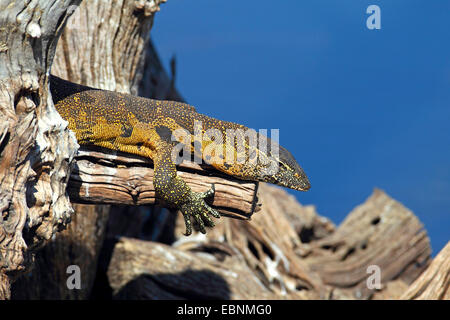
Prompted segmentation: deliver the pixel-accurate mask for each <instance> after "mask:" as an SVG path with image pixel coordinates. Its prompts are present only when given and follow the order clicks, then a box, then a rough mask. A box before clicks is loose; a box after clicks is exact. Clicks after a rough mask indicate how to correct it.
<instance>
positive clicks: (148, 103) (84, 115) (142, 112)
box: [50, 76, 310, 235]
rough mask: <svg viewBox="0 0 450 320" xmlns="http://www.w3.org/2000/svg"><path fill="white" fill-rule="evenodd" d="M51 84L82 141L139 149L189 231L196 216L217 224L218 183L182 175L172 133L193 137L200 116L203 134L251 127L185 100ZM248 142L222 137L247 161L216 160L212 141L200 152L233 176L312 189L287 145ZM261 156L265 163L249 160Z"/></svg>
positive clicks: (159, 190) (201, 225)
mask: <svg viewBox="0 0 450 320" xmlns="http://www.w3.org/2000/svg"><path fill="white" fill-rule="evenodd" d="M50 89H51V93H52V97H53V101H54V103H55V107H56V109H57V110H58V112H59V113H60V114H61V116H62V117H63V118H64V119H65V120H67V121H68V122H69V128H70V129H71V130H73V131H74V132H75V134H76V138H77V140H78V143H79V144H85V145H95V146H99V147H103V148H107V149H111V150H118V151H123V152H127V153H132V154H137V155H140V156H144V157H147V158H150V159H151V160H152V161H153V163H154V170H155V176H154V186H155V191H156V194H157V196H158V197H160V198H161V199H162V200H163V201H164V202H165V203H166V205H167V206H168V207H171V208H176V209H179V210H180V211H181V212H182V213H183V215H184V219H185V223H186V235H190V234H191V233H192V226H191V217H193V218H194V219H195V221H196V223H197V224H198V226H199V229H200V231H201V232H202V233H205V224H206V225H208V226H210V227H213V226H214V222H213V221H212V220H211V218H210V217H209V216H208V213H210V214H211V215H213V216H214V217H216V218H219V217H220V214H219V213H218V212H217V211H216V210H215V209H213V208H211V207H210V206H209V205H208V204H206V202H205V200H204V199H205V198H208V197H211V196H213V195H214V185H212V187H211V189H210V190H208V191H207V192H203V193H197V192H193V191H192V190H191V189H190V187H189V186H188V185H187V184H186V183H185V182H184V181H183V180H182V179H181V178H180V177H178V176H177V171H176V166H175V162H174V160H173V159H172V151H173V149H174V146H175V143H176V142H177V141H175V142H174V141H172V133H173V132H174V131H175V130H178V129H183V130H185V131H186V130H187V132H188V133H189V134H191V135H192V137H193V135H194V133H195V125H196V121H200V123H201V128H199V130H200V131H201V132H202V133H205V132H206V131H207V130H208V129H215V130H216V131H217V130H218V131H217V132H219V133H221V134H222V135H223V137H226V130H227V129H234V130H236V129H241V130H244V131H245V130H248V128H247V127H245V126H243V125H240V124H236V123H232V122H227V121H221V120H217V119H214V118H211V117H208V116H205V115H202V114H199V113H197V112H196V110H195V108H194V107H192V106H190V105H187V104H184V103H179V102H173V101H159V100H152V99H146V98H142V97H136V96H132V95H129V94H121V93H117V92H112V91H107V90H99V89H94V88H90V87H86V86H82V85H79V84H75V83H72V82H69V81H66V80H63V79H60V78H58V77H55V76H51V78H50ZM197 123H198V122H197ZM258 137H259V136H258ZM263 138H264V139H268V138H265V137H263ZM192 139H193V138H192ZM192 141H194V140H192ZM248 141H249V140H248ZM248 141H247V140H246V142H245V143H244V147H243V149H239V147H238V146H237V144H234V142H233V144H232V145H231V144H226V141H220V144H219V145H220V147H223V150H224V152H223V154H226V148H227V147H228V148H229V149H228V150H231V152H232V154H233V155H234V156H235V157H238V155H242V154H243V155H244V157H245V161H243V162H242V163H238V162H237V161H235V162H232V163H227V162H225V161H213V160H212V159H211V157H208V156H207V154H208V152H204V151H205V150H206V149H207V148H208V147H210V146H211V145H210V144H211V143H212V142H211V141H202V142H201V147H200V148H201V150H195V151H196V152H201V155H202V157H203V160H205V161H206V162H207V163H210V164H211V165H212V166H214V167H215V168H216V169H217V170H220V171H221V172H224V173H225V174H228V175H230V176H233V177H236V178H239V179H243V180H251V181H264V182H270V183H275V184H278V185H281V186H285V187H288V188H292V189H295V190H301V191H306V190H308V189H309V187H310V184H309V181H308V178H307V177H306V175H305V173H304V172H303V170H302V169H301V167H300V166H299V165H298V163H297V162H296V161H295V159H294V158H293V157H292V155H291V154H290V153H289V152H288V151H287V150H285V149H284V148H282V147H281V146H279V155H278V156H274V155H273V154H272V153H271V152H270V151H269V152H267V151H263V150H260V149H256V153H255V152H254V153H253V154H251V155H250V154H248V153H249V152H247V153H245V152H246V151H248V150H249V143H248ZM268 141H270V139H268ZM216 143H219V142H216ZM230 148H231V149H230ZM190 151H191V152H194V144H191V148H190ZM242 152H244V153H242ZM211 154H212V156H213V159H217V158H214V157H215V155H216V153H211ZM218 155H219V153H217V156H218ZM256 155H257V156H259V158H260V159H263V160H265V161H266V162H264V161H263V162H262V163H260V162H252V161H249V159H251V158H254V157H255V156H256ZM221 159H223V156H222V157H221ZM274 164H275V165H277V166H278V170H277V171H276V172H274V173H270V174H267V167H269V166H270V165H274Z"/></svg>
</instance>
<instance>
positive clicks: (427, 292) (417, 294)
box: [400, 242, 450, 300]
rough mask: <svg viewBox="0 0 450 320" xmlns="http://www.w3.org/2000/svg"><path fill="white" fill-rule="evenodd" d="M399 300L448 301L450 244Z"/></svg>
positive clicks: (449, 289)
mask: <svg viewBox="0 0 450 320" xmlns="http://www.w3.org/2000/svg"><path fill="white" fill-rule="evenodd" d="M400 299H407V300H411V299H414V300H450V242H448V243H447V244H446V245H445V247H444V248H443V249H442V250H441V251H440V252H439V254H438V255H437V256H436V257H435V258H434V259H433V261H432V262H431V264H430V265H429V266H428V268H427V269H426V270H425V271H424V272H423V273H422V274H421V275H420V277H418V278H417V279H416V280H415V281H414V282H413V283H412V284H411V285H410V286H409V288H408V289H407V290H406V292H404V294H403V295H402V296H401V297H400Z"/></svg>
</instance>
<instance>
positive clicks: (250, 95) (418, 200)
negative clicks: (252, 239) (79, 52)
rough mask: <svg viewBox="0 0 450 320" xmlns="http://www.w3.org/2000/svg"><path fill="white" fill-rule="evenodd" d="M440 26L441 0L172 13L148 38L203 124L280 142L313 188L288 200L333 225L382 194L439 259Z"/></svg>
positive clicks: (449, 159)
mask: <svg viewBox="0 0 450 320" xmlns="http://www.w3.org/2000/svg"><path fill="white" fill-rule="evenodd" d="M371 4H376V5H378V6H379V7H380V9H381V29H380V30H369V29H367V27H366V19H367V18H368V16H369V15H368V14H366V8H367V7H368V6H369V5H371ZM449 18H450V1H412V0H408V1H401V0H395V1H392V0H390V1H354V0H341V1H336V0H335V1H325V0H322V1H318V0H303V1H298V0H297V1H294V0H284V1H268V0H258V1H256V0H255V1H250V0H247V1H240V2H233V1H224V0H190V1H187V0H169V1H168V2H167V3H166V4H164V5H162V7H161V11H160V12H159V13H158V14H157V16H156V19H155V24H154V27H153V29H152V38H153V40H154V42H155V44H156V47H157V49H158V51H159V53H160V56H161V58H162V60H163V61H164V63H165V65H166V66H168V61H169V59H170V57H171V56H172V55H174V54H175V55H176V58H177V87H178V89H179V90H180V91H181V93H182V95H183V96H184V97H185V98H186V100H187V101H188V102H189V103H190V104H192V105H195V106H196V107H197V110H198V111H199V112H201V113H205V114H207V115H210V116H213V117H216V118H219V119H222V120H229V121H234V122H239V123H242V124H245V125H247V126H248V127H252V128H255V129H261V128H263V129H264V128H266V129H275V128H276V129H280V144H281V145H283V146H284V147H286V148H287V149H288V150H290V151H291V153H292V154H293V155H294V156H295V157H296V159H297V160H298V161H299V163H300V164H301V165H302V166H303V168H304V169H305V171H306V173H307V174H308V176H309V178H310V180H311V184H312V188H311V190H310V191H308V192H296V191H291V190H290V191H289V192H290V193H292V194H294V195H295V196H296V197H297V199H298V200H299V201H300V202H301V203H302V204H314V205H316V207H317V210H318V212H319V213H320V214H321V215H324V216H327V217H329V218H330V219H331V220H333V222H335V223H336V224H339V223H340V222H341V221H342V220H343V219H344V218H345V216H346V215H347V214H348V213H349V212H350V211H351V210H352V209H353V208H354V207H355V206H356V205H358V204H360V203H362V202H363V201H364V200H365V199H366V198H367V197H368V196H369V195H370V194H371V193H372V190H373V188H374V187H378V188H381V189H383V190H385V191H386V192H387V193H388V194H389V195H391V196H392V197H393V198H395V199H396V200H398V201H400V202H402V203H403V204H404V205H405V206H406V207H408V208H410V209H411V210H412V211H413V212H414V213H415V214H416V215H417V216H418V217H419V219H420V220H421V221H422V222H423V223H424V225H425V228H426V230H427V231H428V234H429V236H430V238H431V242H432V247H433V254H434V255H435V254H436V253H437V252H438V251H439V250H440V249H442V247H443V246H444V245H445V244H446V243H447V242H448V241H449V239H450V231H449V230H450V124H449V123H450V90H449V88H450V27H449V22H448V21H449ZM286 190H287V189H286Z"/></svg>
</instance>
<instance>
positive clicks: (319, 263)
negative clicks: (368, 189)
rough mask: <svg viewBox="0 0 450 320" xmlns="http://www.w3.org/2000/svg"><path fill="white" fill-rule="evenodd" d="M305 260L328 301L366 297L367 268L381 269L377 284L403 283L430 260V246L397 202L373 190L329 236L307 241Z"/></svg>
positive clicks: (368, 291) (369, 291)
mask: <svg viewBox="0 0 450 320" xmlns="http://www.w3.org/2000/svg"><path fill="white" fill-rule="evenodd" d="M310 245H311V247H312V250H311V252H310V254H309V255H308V256H306V257H305V258H304V260H305V262H306V263H307V264H308V265H309V266H310V267H311V269H312V270H314V271H316V272H317V273H318V274H319V275H320V277H321V279H322V280H323V281H324V282H325V283H326V284H327V285H328V286H330V287H331V288H332V293H331V294H332V295H331V298H333V299H340V298H345V299H355V298H356V299H367V298H370V297H371V295H372V294H373V293H374V289H370V288H368V286H367V278H368V277H369V276H370V275H371V273H368V271H367V268H368V267H369V266H377V267H378V268H379V270H380V271H381V279H380V280H381V285H382V286H383V285H385V284H387V283H388V282H389V281H391V280H393V279H398V280H402V281H404V282H405V283H406V284H407V285H408V284H410V283H411V282H412V281H414V280H415V279H416V278H417V277H418V275H419V274H420V273H421V272H423V271H424V270H425V268H426V267H427V265H428V263H429V261H430V254H431V248H430V242H429V239H428V237H427V234H426V231H425V230H424V229H423V225H422V224H421V223H420V221H419V220H418V219H417V218H416V216H414V214H413V213H412V212H411V211H410V210H408V209H407V208H405V207H404V206H403V205H402V204H401V203H399V202H397V201H395V200H394V199H392V198H390V197H389V196H388V195H387V194H385V193H384V192H383V191H381V190H378V189H376V190H375V191H374V193H373V194H372V195H371V196H370V197H369V198H368V199H367V200H366V202H365V203H364V204H362V205H359V206H357V207H356V208H355V209H354V210H353V211H352V212H351V213H350V214H349V215H348V216H347V218H346V219H345V220H344V221H343V222H342V224H341V225H340V226H339V227H338V228H337V229H336V231H335V232H333V233H332V234H331V235H329V236H328V237H325V238H322V239H320V240H317V241H313V242H311V243H310Z"/></svg>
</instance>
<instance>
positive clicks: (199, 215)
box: [180, 184, 220, 236]
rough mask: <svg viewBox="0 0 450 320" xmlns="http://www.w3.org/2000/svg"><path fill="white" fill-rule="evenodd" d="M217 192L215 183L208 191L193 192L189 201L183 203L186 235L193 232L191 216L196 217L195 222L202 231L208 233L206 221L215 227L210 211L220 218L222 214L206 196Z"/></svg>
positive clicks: (182, 210)
mask: <svg viewBox="0 0 450 320" xmlns="http://www.w3.org/2000/svg"><path fill="white" fill-rule="evenodd" d="M214 193H215V187H214V184H212V185H211V189H209V190H208V191H206V192H200V193H199V192H191V195H190V197H189V201H188V202H186V203H184V204H182V205H181V208H180V210H181V212H182V213H183V217H184V223H185V224H186V233H185V234H184V235H185V236H189V235H190V234H192V226H191V217H194V220H195V222H197V225H198V227H199V229H200V232H201V233H206V230H205V223H206V225H208V226H209V227H214V222H213V221H212V219H211V218H210V217H209V215H208V213H210V214H211V215H212V216H213V217H214V218H220V214H219V212H218V211H217V210H216V209H213V208H211V207H210V206H209V205H208V204H207V203H206V202H205V198H209V197H211V196H213V195H214Z"/></svg>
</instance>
